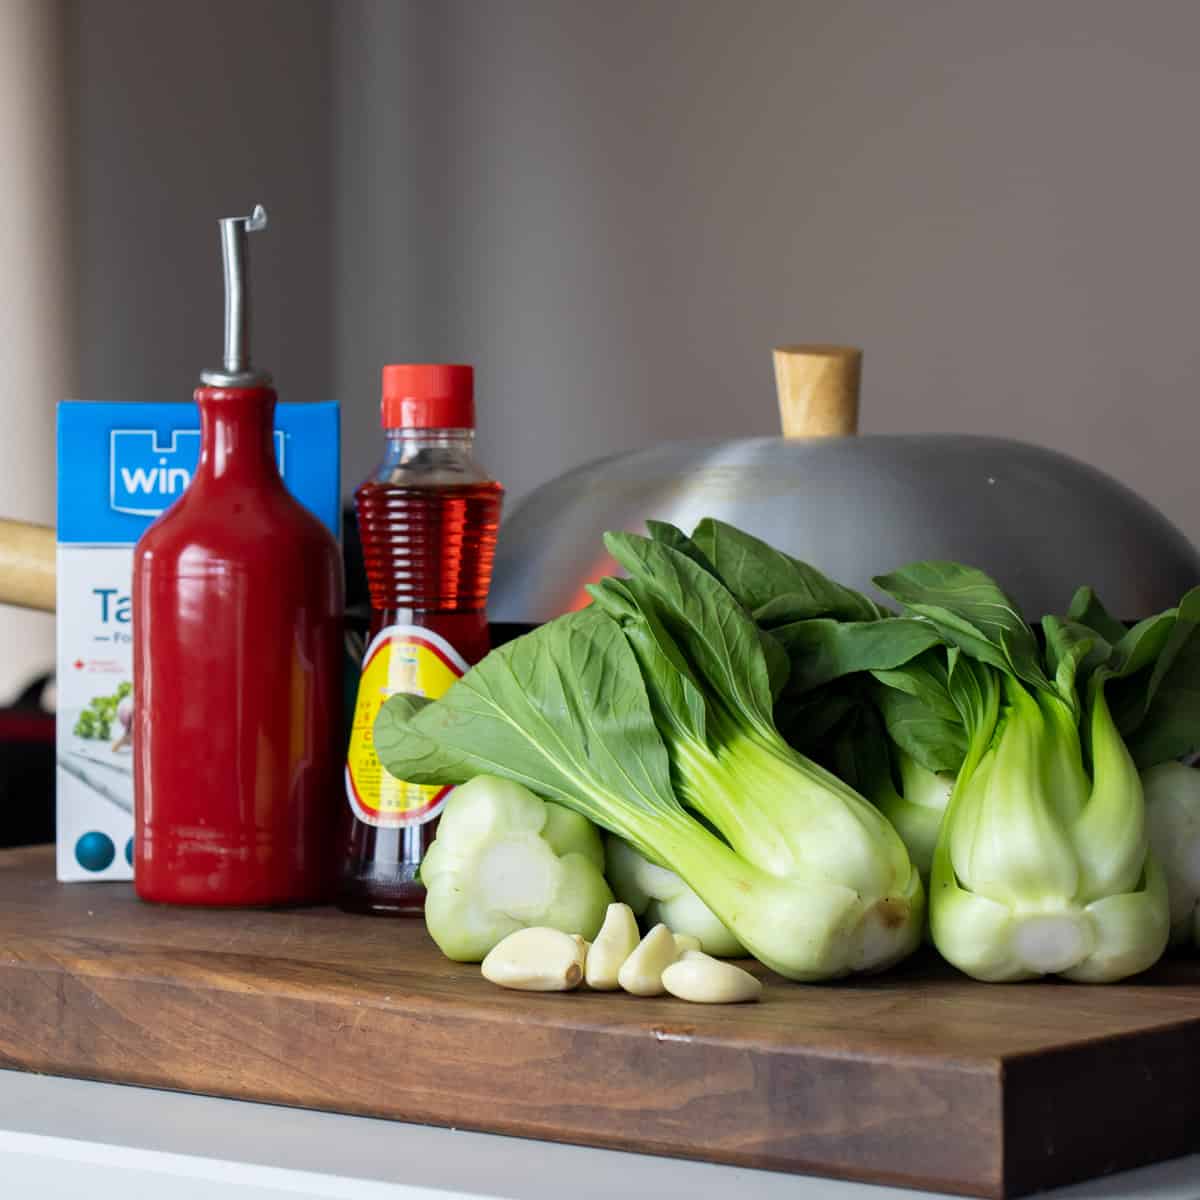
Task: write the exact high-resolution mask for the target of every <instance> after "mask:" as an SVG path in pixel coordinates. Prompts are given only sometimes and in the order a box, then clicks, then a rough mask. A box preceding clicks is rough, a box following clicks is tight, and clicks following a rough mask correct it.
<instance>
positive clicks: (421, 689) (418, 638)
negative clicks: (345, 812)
mask: <svg viewBox="0 0 1200 1200" xmlns="http://www.w3.org/2000/svg"><path fill="white" fill-rule="evenodd" d="M466 670H467V663H466V661H465V660H464V659H463V657H462V655H461V654H459V653H458V651H457V650H455V649H454V647H453V646H452V645H450V643H449V642H448V641H446V639H445V638H443V637H439V636H438V635H437V634H436V633H433V632H432V631H431V630H428V629H421V628H419V627H417V626H415V625H389V626H388V627H387V628H386V629H381V630H380V631H379V633H377V634H376V635H375V637H374V638H372V639H371V644H370V645H369V646H368V647H367V653H366V654H365V655H364V657H363V666H362V675H361V676H360V677H359V681H358V698H357V700H356V701H355V705H354V724H353V725H352V727H351V730H350V748H349V750H348V751H347V754H346V798H347V799H348V800H349V801H350V807H351V808H352V809H353V810H354V815H355V816H356V817H358V819H359V820H360V821H365V822H366V823H367V824H368V825H378V826H383V827H385V828H393V829H394V828H397V827H399V826H404V825H423V824H424V823H425V822H426V821H431V820H432V819H433V818H434V817H436V816H437V814H438V813H439V812H440V811H441V809H442V806H443V805H444V804H445V803H446V799H447V797H448V796H449V795H450V792H451V789H450V788H448V787H441V788H438V787H424V786H421V785H420V784H416V783H405V782H404V781H403V780H402V779H397V778H395V776H393V775H389V774H388V772H387V771H385V770H384V769H383V764H382V763H381V762H380V761H379V756H378V755H377V754H376V753H375V718H376V717H377V716H378V715H379V710H380V709H381V708H382V707H383V703H384V701H385V700H387V698H388V697H389V696H394V695H395V694H396V693H397V692H413V693H415V694H416V695H418V696H428V697H429V698H430V699H431V700H436V699H437V698H438V697H439V696H442V695H444V694H445V692H446V691H447V690H448V689H449V687H450V685H451V684H452V683H453V682H454V681H455V680H456V679H459V678H461V676H462V675H464V674H465V673H466Z"/></svg>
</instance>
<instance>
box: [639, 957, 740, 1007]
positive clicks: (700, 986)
mask: <svg viewBox="0 0 1200 1200" xmlns="http://www.w3.org/2000/svg"><path fill="white" fill-rule="evenodd" d="M662 985H663V988H664V990H666V991H668V992H670V993H671V995H672V996H676V997H678V998H679V999H680V1000H690V1001H692V1003H693V1004H740V1003H742V1002H744V1001H746V1000H757V999H758V998H759V996H761V995H762V990H763V985H762V984H761V983H760V982H759V980H757V979H755V978H754V976H753V975H751V974H750V973H749V971H743V970H742V968H741V967H735V966H734V965H733V963H727V962H721V961H720V960H719V959H716V958H710V957H709V956H708V955H707V954H701V953H700V951H699V950H689V951H688V952H687V953H686V954H685V955H684V956H683V957H682V958H681V959H680V960H679V961H678V962H675V963H672V964H671V965H670V966H669V967H667V968H666V970H664V971H663V973H662Z"/></svg>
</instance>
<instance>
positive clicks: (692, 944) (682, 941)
mask: <svg viewBox="0 0 1200 1200" xmlns="http://www.w3.org/2000/svg"><path fill="white" fill-rule="evenodd" d="M674 937H675V946H676V948H677V949H678V950H679V953H680V954H681V955H683V954H686V953H687V952H688V951H689V950H703V949H704V947H703V946H702V945H701V944H700V939H699V938H698V937H696V936H695V935H694V934H690V933H677V934H675V935H674Z"/></svg>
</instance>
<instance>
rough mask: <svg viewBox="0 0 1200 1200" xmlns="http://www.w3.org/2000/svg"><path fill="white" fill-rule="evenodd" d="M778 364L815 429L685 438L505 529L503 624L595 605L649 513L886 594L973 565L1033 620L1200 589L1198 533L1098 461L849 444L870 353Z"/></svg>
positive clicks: (562, 491)
mask: <svg viewBox="0 0 1200 1200" xmlns="http://www.w3.org/2000/svg"><path fill="white" fill-rule="evenodd" d="M776 368H777V381H778V383H779V393H780V406H781V411H782V415H783V424H784V429H785V431H786V432H800V431H803V432H805V433H807V434H809V436H804V437H783V438H746V439H740V440H734V441H715V442H670V443H665V444H660V445H655V446H650V447H648V448H646V449H644V450H639V451H635V452H633V453H630V454H621V455H616V456H614V457H611V458H606V459H602V460H600V461H598V462H594V463H591V464H589V465H587V466H584V467H581V468H579V469H577V470H575V471H571V472H570V473H569V474H566V475H563V476H561V477H559V478H558V479H555V480H552V481H551V482H550V483H547V484H545V485H543V486H542V487H540V488H538V489H537V490H536V491H534V492H533V493H531V494H530V495H529V496H528V497H527V498H526V499H525V500H524V501H523V502H522V503H521V504H520V505H519V506H518V507H517V508H516V509H515V510H514V512H513V513H512V515H511V516H510V517H509V518H508V520H506V521H505V523H504V525H503V528H502V530H501V535H500V541H499V545H498V550H497V560H496V575H495V582H494V585H493V589H492V599H491V602H490V604H489V612H490V614H491V616H492V618H493V619H494V620H497V621H514V622H540V621H545V620H549V619H550V618H551V617H554V616H557V615H558V614H559V613H562V612H564V611H567V610H568V609H571V608H576V607H579V606H581V605H582V604H584V603H586V601H587V595H586V593H585V592H584V590H583V588H584V585H585V584H587V583H589V582H592V581H594V580H596V579H599V578H601V577H602V576H603V575H606V574H611V573H614V572H615V571H616V570H617V567H616V564H615V563H614V562H613V561H612V560H611V559H610V558H609V556H608V555H607V554H606V553H605V552H604V548H603V542H602V536H603V533H604V531H605V530H608V529H629V530H633V531H635V532H644V530H645V522H646V520H647V519H648V518H655V519H658V520H663V521H671V522H672V523H674V524H676V525H678V526H680V527H682V528H683V529H685V530H690V529H691V528H692V527H693V526H694V525H695V524H696V522H697V521H699V520H700V519H701V518H702V517H706V516H712V517H718V518H720V519H721V520H724V521H729V522H731V523H732V524H734V525H737V526H740V527H741V528H743V529H746V530H748V531H749V532H751V533H753V534H756V535H757V536H759V537H761V538H764V539H765V540H766V541H768V542H770V543H771V544H772V545H774V546H777V547H779V548H780V549H781V550H785V551H787V552H788V553H789V554H792V555H795V556H796V557H798V558H802V559H805V560H806V561H808V562H811V563H813V564H814V565H816V566H817V567H819V568H820V569H821V570H823V571H825V572H827V573H828V574H829V575H831V576H833V577H834V578H835V579H838V580H840V581H841V582H843V583H846V584H849V585H850V586H852V587H857V588H860V589H863V590H866V591H869V592H871V594H873V595H875V596H877V598H879V593H878V592H877V591H876V590H875V589H874V588H873V587H872V586H871V583H870V580H871V576H872V575H878V574H881V573H883V572H885V571H888V570H891V569H892V568H894V567H898V566H901V565H902V564H904V563H907V562H911V561H913V560H916V559H926V558H939V559H955V560H957V561H960V562H967V563H973V564H975V565H977V566H979V567H982V568H983V569H984V570H986V571H988V572H989V573H990V574H992V575H994V576H995V577H996V578H997V579H998V580H999V581H1000V582H1001V584H1002V585H1003V586H1004V587H1005V588H1006V589H1007V590H1008V591H1009V593H1010V594H1011V595H1012V596H1013V597H1014V598H1015V599H1016V601H1017V602H1018V604H1019V605H1020V606H1021V607H1022V609H1023V611H1024V613H1025V615H1026V617H1027V618H1030V619H1035V618H1037V617H1039V616H1041V615H1042V614H1044V613H1047V612H1059V613H1061V612H1064V611H1065V610H1066V607H1067V605H1068V604H1069V602H1070V599H1071V595H1072V592H1073V591H1074V589H1075V588H1076V587H1078V586H1080V585H1081V584H1090V585H1091V586H1092V587H1094V588H1095V589H1096V590H1097V592H1098V593H1099V594H1100V596H1101V597H1102V599H1103V600H1104V603H1105V605H1106V606H1107V607H1108V608H1109V610H1110V611H1111V612H1113V613H1114V614H1117V615H1120V616H1121V617H1124V618H1136V617H1142V616H1146V615H1148V614H1149V613H1151V612H1157V611H1159V610H1160V609H1163V608H1168V607H1170V606H1171V605H1173V604H1174V603H1175V602H1176V601H1177V600H1178V599H1179V597H1180V596H1181V595H1182V594H1183V592H1185V591H1186V590H1187V589H1188V588H1189V587H1192V586H1194V585H1196V584H1197V583H1200V555H1198V554H1197V552H1196V550H1195V548H1194V547H1193V546H1192V545H1191V543H1190V542H1189V541H1188V540H1187V538H1185V537H1184V536H1183V534H1182V533H1181V532H1180V531H1179V530H1178V529H1177V528H1176V527H1175V526H1174V525H1172V524H1171V523H1170V522H1169V521H1168V520H1167V519H1166V518H1165V517H1164V516H1163V515H1162V514H1161V513H1160V512H1158V510H1157V509H1155V508H1154V507H1153V506H1151V505H1150V504H1149V503H1147V502H1146V501H1145V500H1143V499H1141V498H1140V497H1139V496H1137V495H1136V494H1135V493H1134V492H1132V491H1130V490H1129V489H1128V488H1126V487H1124V486H1123V485H1122V484H1120V483H1118V482H1117V481H1116V480H1114V479H1112V478H1111V477H1110V476H1108V475H1105V474H1104V473H1103V472H1101V471H1099V470H1097V469H1095V468H1094V467H1090V466H1088V465H1086V464H1085V463H1081V462H1078V461H1076V460H1075V459H1072V458H1070V457H1068V456H1066V455H1063V454H1059V453H1057V452H1055V451H1052V450H1046V449H1043V448H1041V447H1038V446H1032V445H1028V444H1026V443H1023V442H1017V441H1009V440H1007V439H1003V438H992V437H967V436H960V435H953V434H933V435H911V436H883V435H877V436H868V437H856V436H850V435H851V434H852V432H853V429H854V427H855V424H856V415H857V377H858V356H857V353H856V352H852V351H845V350H839V349H837V348H831V347H796V348H788V349H784V350H780V351H776ZM830 432H833V433H835V434H841V435H842V436H823V435H826V434H828V433H830ZM814 433H816V434H817V435H818V436H812V435H813V434H814Z"/></svg>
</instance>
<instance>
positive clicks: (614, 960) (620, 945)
mask: <svg viewBox="0 0 1200 1200" xmlns="http://www.w3.org/2000/svg"><path fill="white" fill-rule="evenodd" d="M640 937H641V935H640V934H639V933H638V925H637V918H636V917H635V916H634V915H633V909H632V908H630V907H629V905H628V904H610V905H609V906H608V910H607V911H606V912H605V914H604V924H603V925H601V926H600V932H599V933H598V934H596V940H595V941H594V942H593V943H592V948H591V950H589V951H588V956H587V966H586V968H585V971H584V978H585V979H586V980H587V985H588V987H590V988H593V989H595V990H596V991H598V992H611V991H614V990H615V989H616V988H617V987H618V986H619V984H618V981H617V975H618V973H619V972H620V970H621V967H622V966H623V965H624V963H625V960H626V959H627V958H628V957H629V956H630V955H631V954H632V953H633V952H634V950H636V949H637V944H638V941H639V939H640Z"/></svg>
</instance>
